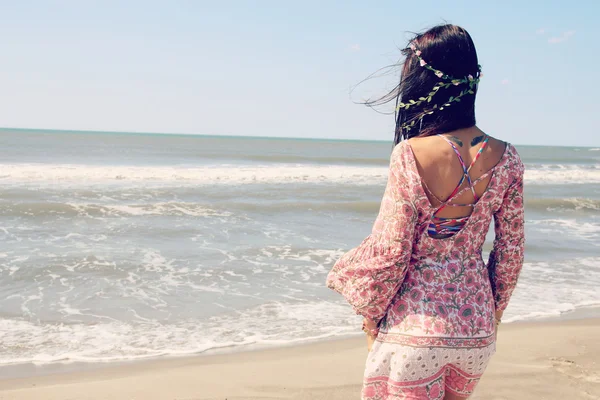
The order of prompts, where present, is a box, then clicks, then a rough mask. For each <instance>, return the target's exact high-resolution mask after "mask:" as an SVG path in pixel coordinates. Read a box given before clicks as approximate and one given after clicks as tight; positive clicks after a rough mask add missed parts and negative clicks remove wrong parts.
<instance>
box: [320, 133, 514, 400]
mask: <svg viewBox="0 0 600 400" xmlns="http://www.w3.org/2000/svg"><path fill="white" fill-rule="evenodd" d="M523 172H524V167H523V163H522V162H521V160H520V158H519V155H518V154H517V151H516V150H515V148H514V147H513V146H512V145H510V144H507V145H506V149H505V151H504V154H503V156H502V158H501V159H500V161H499V162H498V164H497V165H496V166H495V167H494V168H493V169H492V170H491V171H490V174H491V178H490V181H489V184H488V187H487V189H486V191H485V192H484V194H483V195H482V196H481V198H480V199H479V200H478V201H477V203H476V204H475V205H474V207H473V212H472V214H471V216H470V217H469V219H468V220H467V221H466V223H465V225H464V227H463V228H462V229H461V230H460V231H459V232H458V233H456V234H454V235H453V236H450V237H448V238H444V239H435V238H433V237H430V236H429V234H428V232H427V229H428V225H429V223H430V222H431V219H432V217H433V214H434V213H435V210H436V208H435V207H433V206H432V205H431V203H430V201H429V199H428V198H427V195H426V193H425V190H424V188H423V185H422V182H421V177H420V175H419V172H418V169H417V166H416V161H415V159H414V155H413V152H412V149H411V147H410V145H409V144H408V142H402V143H400V144H399V145H398V146H396V148H395V149H394V151H393V153H392V157H391V161H390V174H389V179H388V183H387V187H386V190H385V194H384V196H383V200H382V203H381V208H380V211H379V215H378V217H377V220H376V221H375V224H374V226H373V230H372V233H371V235H369V236H368V237H367V238H366V239H365V240H364V241H363V242H362V243H361V244H360V246H358V247H356V248H355V249H353V250H351V251H349V252H348V253H346V254H345V255H344V256H342V257H341V258H340V259H339V260H338V262H337V263H336V264H335V265H334V267H333V269H332V270H331V272H330V273H329V275H328V277H327V286H328V287H330V288H331V289H333V290H335V291H337V292H339V293H341V294H342V295H343V296H344V297H345V298H346V300H347V301H348V302H349V303H350V304H351V305H352V307H353V308H354V309H355V311H356V313H357V314H360V315H363V316H365V317H368V318H370V319H373V320H376V321H379V320H381V323H380V331H379V335H378V336H377V340H376V342H375V344H374V345H373V348H372V350H371V352H370V353H369V356H368V358H367V362H366V368H365V375H364V383H363V392H362V398H363V399H369V400H384V399H387V400H390V399H407V398H410V399H441V398H443V397H444V393H445V391H449V392H451V393H454V394H456V395H459V396H463V397H467V396H468V395H470V394H471V393H472V392H473V389H474V388H475V386H476V385H477V383H478V381H479V378H480V377H481V375H482V374H483V372H484V370H485V368H486V366H487V364H488V362H489V360H490V357H491V355H492V354H494V352H495V340H496V338H495V322H494V321H495V319H494V313H495V311H496V310H504V309H505V308H506V306H507V305H508V301H509V299H510V296H511V294H512V292H513V289H514V288H515V285H516V283H517V278H518V276H519V273H520V271H521V267H522V264H523V250H524V231H523V229H524V220H523V217H524V216H523ZM492 218H494V220H495V233H496V239H495V241H494V246H493V250H492V252H491V254H490V258H489V261H488V263H487V265H486V263H485V262H484V260H483V257H482V247H483V244H484V242H485V237H486V233H487V231H488V228H489V226H490V223H491V221H492Z"/></svg>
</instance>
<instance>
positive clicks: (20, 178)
mask: <svg viewBox="0 0 600 400" xmlns="http://www.w3.org/2000/svg"><path fill="white" fill-rule="evenodd" d="M387 176H388V169H387V167H374V166H370V167H368V166H344V165H296V164H277V165H257V166H235V165H219V166H194V167H183V166H93V165H71V164H59V165H56V164H50V165H47V164H3V165H0V182H2V183H9V184H15V185H19V184H28V183H40V184H51V185H67V186H72V185H77V186H81V185H85V186H89V185H95V184H114V185H124V184H142V185H146V184H159V185H161V184H162V185H164V184H166V185H178V186H183V185H206V184H209V185H213V184H223V185H240V184H286V183H331V184H349V185H383V184H385V182H386V180H387ZM525 180H526V181H527V183H532V184H589V183H600V164H596V165H592V166H583V165H563V164H548V165H538V166H535V167H530V168H527V169H526V172H525Z"/></svg>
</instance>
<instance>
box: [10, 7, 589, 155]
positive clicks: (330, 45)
mask: <svg viewBox="0 0 600 400" xmlns="http://www.w3.org/2000/svg"><path fill="white" fill-rule="evenodd" d="M599 17H600V2H597V1H595V0H588V1H584V0H573V1H568V2H567V1H558V0H547V1H537V0H528V1H523V0H520V1H512V0H510V1H485V2H483V1H480V2H474V1H461V0H454V1H399V0H395V1H387V0H382V1H376V2H367V1H364V0H363V1H327V0H320V1H313V0H304V1H288V0H279V1H275V0H262V1H261V0H254V1H241V0H240V1H233V0H231V1H228V0H219V1H214V0H213V1H201V0H198V1H181V0H169V1H167V0H164V1H152V0H144V1H137V0H129V1H110V0H104V1H92V0H77V1H75V0H73V1H50V0H47V1H30V0H20V1H13V0H0V18H1V20H2V23H1V24H0V49H1V52H0V127H12V128H38V129H69V130H100V131H124V132H157V133H192V134H206V135H251V136H282V137H302V138H335V139H365V140H390V141H391V140H392V138H393V125H394V121H393V116H391V115H383V114H380V113H377V112H375V111H373V110H371V109H369V108H368V107H365V106H363V105H360V104H355V102H357V101H360V100H362V99H363V98H364V97H365V96H367V95H377V94H384V93H385V91H386V89H390V87H391V85H392V84H393V82H394V81H395V80H397V76H396V75H388V76H385V77H382V78H378V79H373V80H370V81H368V82H367V83H366V84H362V85H359V86H358V88H357V89H356V90H355V91H354V92H352V94H351V93H350V89H351V88H352V87H354V86H356V84H357V83H359V82H360V81H362V80H363V79H364V78H366V77H367V76H369V75H370V74H371V73H373V72H375V71H377V70H378V69H379V68H382V67H384V66H386V65H389V64H393V63H396V62H397V61H398V59H399V57H400V54H399V50H398V49H399V48H401V47H404V46H405V45H406V43H407V40H408V39H409V38H410V37H411V33H410V32H420V31H423V30H426V29H427V28H429V27H431V26H433V25H436V24H439V23H443V22H449V23H454V24H457V25H461V26H462V27H464V28H465V29H467V30H468V31H469V33H470V34H471V36H472V37H473V40H474V41H475V45H476V47H477V51H478V55H479V60H480V64H481V65H482V66H483V73H484V77H483V79H482V82H481V83H480V88H479V93H478V96H477V97H478V98H477V105H476V111H477V120H478V121H477V122H478V126H479V127H480V128H482V129H483V130H484V131H486V132H487V133H489V134H491V135H492V136H495V137H498V138H500V139H503V140H507V141H510V142H512V143H515V144H533V145H566V146H599V145H600V132H599V131H598V126H599V125H600V110H599V106H600V102H599V100H598V99H599V96H598V93H599V89H600V83H599V82H600V76H598V72H597V71H598V66H599V65H600V51H599V50H600V45H599V40H600V24H599V21H598V18H599Z"/></svg>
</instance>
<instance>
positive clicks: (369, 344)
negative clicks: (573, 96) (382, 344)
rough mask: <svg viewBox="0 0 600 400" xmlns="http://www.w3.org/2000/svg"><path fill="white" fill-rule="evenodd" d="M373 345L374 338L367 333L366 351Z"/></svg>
mask: <svg viewBox="0 0 600 400" xmlns="http://www.w3.org/2000/svg"><path fill="white" fill-rule="evenodd" d="M373 343H375V336H372V335H370V334H368V333H367V349H368V350H369V352H370V351H371V349H372V348H373Z"/></svg>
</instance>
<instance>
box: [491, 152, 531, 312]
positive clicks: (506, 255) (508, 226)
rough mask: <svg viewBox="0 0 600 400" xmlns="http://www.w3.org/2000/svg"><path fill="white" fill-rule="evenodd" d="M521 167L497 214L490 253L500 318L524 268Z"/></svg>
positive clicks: (495, 298) (493, 287) (492, 280)
mask: <svg viewBox="0 0 600 400" xmlns="http://www.w3.org/2000/svg"><path fill="white" fill-rule="evenodd" d="M519 164H520V163H519ZM520 167H521V168H519V170H518V171H517V174H516V176H515V179H514V181H513V182H512V183H511V185H510V186H509V188H508V190H507V191H506V193H505V195H504V200H503V201H502V205H501V206H500V208H499V209H498V211H497V212H496V213H495V214H494V221H495V233H496V239H495V240H494V247H493V249H492V252H491V253H490V258H489V262H488V271H489V273H490V280H491V283H492V289H493V292H494V303H495V306H496V318H497V319H498V317H499V318H501V317H502V313H503V312H504V310H505V309H506V307H507V306H508V301H509V300H510V297H511V295H512V292H513V290H514V289H515V286H516V285H517V280H518V278H519V275H520V273H521V268H522V267H523V259H524V250H525V216H524V205H523V168H522V164H520Z"/></svg>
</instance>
